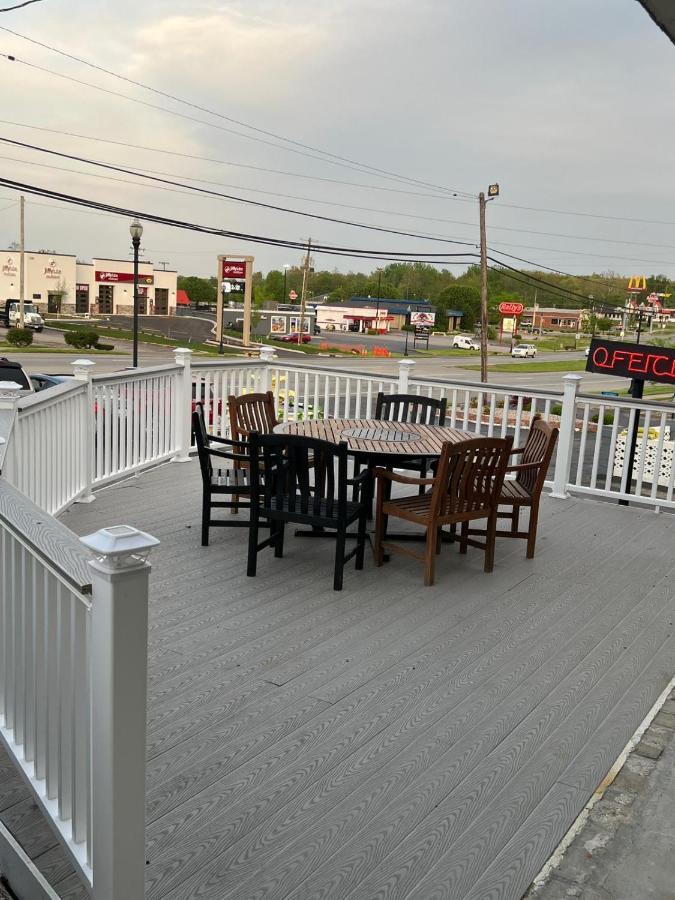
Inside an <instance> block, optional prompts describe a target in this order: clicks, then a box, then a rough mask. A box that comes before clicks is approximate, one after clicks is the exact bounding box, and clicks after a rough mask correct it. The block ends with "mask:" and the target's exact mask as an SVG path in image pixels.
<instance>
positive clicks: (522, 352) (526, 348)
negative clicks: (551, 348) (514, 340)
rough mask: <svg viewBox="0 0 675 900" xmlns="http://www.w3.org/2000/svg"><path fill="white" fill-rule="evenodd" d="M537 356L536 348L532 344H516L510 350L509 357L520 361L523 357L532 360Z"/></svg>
mask: <svg viewBox="0 0 675 900" xmlns="http://www.w3.org/2000/svg"><path fill="white" fill-rule="evenodd" d="M536 355H537V348H536V347H535V346H534V344H516V346H515V347H514V348H513V350H511V356H518V357H520V358H521V359H522V358H523V357H525V358H527V357H528V356H530V357H532V358H534V357H535V356H536Z"/></svg>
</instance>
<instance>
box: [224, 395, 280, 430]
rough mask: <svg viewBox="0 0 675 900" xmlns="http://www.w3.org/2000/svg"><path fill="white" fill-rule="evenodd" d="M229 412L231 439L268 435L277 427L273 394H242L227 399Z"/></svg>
mask: <svg viewBox="0 0 675 900" xmlns="http://www.w3.org/2000/svg"><path fill="white" fill-rule="evenodd" d="M227 405H228V408H229V410H230V428H231V431H232V437H233V438H235V439H236V438H248V436H249V435H250V434H251V433H252V432H253V431H255V432H257V433H258V434H270V432H272V431H274V428H275V426H276V425H278V424H279V423H278V421H277V416H276V410H275V405H274V394H273V393H272V391H267V393H265V394H242V395H241V397H234V396H230V397H228V399H227Z"/></svg>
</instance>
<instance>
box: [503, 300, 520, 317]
mask: <svg viewBox="0 0 675 900" xmlns="http://www.w3.org/2000/svg"><path fill="white" fill-rule="evenodd" d="M497 309H498V310H499V313H500V315H502V316H522V314H523V310H524V309H525V307H524V306H523V304H522V303H500V304H499V306H498V307H497Z"/></svg>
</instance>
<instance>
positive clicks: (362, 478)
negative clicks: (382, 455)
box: [347, 469, 368, 485]
mask: <svg viewBox="0 0 675 900" xmlns="http://www.w3.org/2000/svg"><path fill="white" fill-rule="evenodd" d="M367 477H368V469H364V470H363V472H361V474H360V475H356V476H355V477H354V478H348V479H347V484H351V485H354V484H363V482H364V481H365V480H366V478H367Z"/></svg>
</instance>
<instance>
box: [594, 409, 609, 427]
mask: <svg viewBox="0 0 675 900" xmlns="http://www.w3.org/2000/svg"><path fill="white" fill-rule="evenodd" d="M599 417H600V413H599V412H596V413H593V415H592V416H591V422H597V421H598V418H599ZM602 424H603V425H613V424H614V413H613V412H606V413H605V414H604V416H603V420H602Z"/></svg>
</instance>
